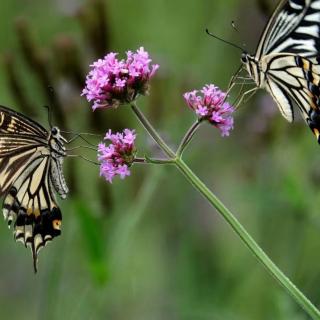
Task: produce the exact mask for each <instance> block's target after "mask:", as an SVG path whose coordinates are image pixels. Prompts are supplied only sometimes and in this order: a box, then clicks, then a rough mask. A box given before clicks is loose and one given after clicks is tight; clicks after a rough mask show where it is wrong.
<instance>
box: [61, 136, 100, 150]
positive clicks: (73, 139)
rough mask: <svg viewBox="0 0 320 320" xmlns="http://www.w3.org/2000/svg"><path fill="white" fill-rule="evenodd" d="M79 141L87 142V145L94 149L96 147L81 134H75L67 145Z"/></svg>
mask: <svg viewBox="0 0 320 320" xmlns="http://www.w3.org/2000/svg"><path fill="white" fill-rule="evenodd" d="M77 139H81V140H83V141H84V142H86V143H87V144H89V145H91V146H93V147H96V146H95V145H94V144H93V143H91V142H90V141H89V140H87V139H86V138H84V137H83V136H82V134H81V133H77V134H75V135H74V136H73V137H72V138H71V139H70V140H68V141H67V142H66V144H70V143H72V142H74V141H75V140H77Z"/></svg>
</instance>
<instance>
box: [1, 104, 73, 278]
mask: <svg viewBox="0 0 320 320" xmlns="http://www.w3.org/2000/svg"><path fill="white" fill-rule="evenodd" d="M49 139H50V134H49V133H48V132H47V131H46V130H45V129H44V128H43V127H42V126H40V125H39V124H37V123H36V122H34V121H33V120H31V119H29V118H27V117H25V116H23V115H22V114H20V113H17V112H15V111H13V110H11V109H8V108H6V107H3V106H0V195H1V196H4V201H3V215H4V218H5V220H6V221H7V222H8V225H9V227H10V226H11V225H13V227H14V230H13V232H14V238H15V240H16V241H21V242H23V243H24V245H25V246H26V247H27V246H29V247H30V248H31V251H32V255H33V261H34V270H35V272H36V271H37V255H38V252H39V250H40V248H42V247H43V246H44V245H45V244H46V243H47V242H48V241H50V240H52V239H53V238H54V237H55V236H58V235H59V234H60V233H61V231H60V227H61V220H62V216H61V212H60V209H59V207H58V205H57V203H56V199H55V192H58V193H60V194H61V195H63V196H65V194H66V192H67V188H66V186H65V181H64V177H63V173H62V166H61V163H62V160H61V159H60V158H61V157H59V156H55V157H54V156H53V155H52V152H53V151H52V150H50V147H49ZM57 163H58V164H60V165H59V166H58V165H57Z"/></svg>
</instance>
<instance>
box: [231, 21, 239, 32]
mask: <svg viewBox="0 0 320 320" xmlns="http://www.w3.org/2000/svg"><path fill="white" fill-rule="evenodd" d="M231 26H232V28H233V29H234V30H236V31H237V32H239V30H238V29H237V27H236V23H235V22H234V21H233V20H232V21H231Z"/></svg>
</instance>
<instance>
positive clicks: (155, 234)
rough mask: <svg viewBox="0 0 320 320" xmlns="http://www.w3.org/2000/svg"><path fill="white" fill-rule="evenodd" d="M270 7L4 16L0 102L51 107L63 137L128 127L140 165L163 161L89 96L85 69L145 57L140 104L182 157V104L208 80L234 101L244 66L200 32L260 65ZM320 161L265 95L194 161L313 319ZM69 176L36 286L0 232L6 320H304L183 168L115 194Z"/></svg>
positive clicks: (304, 133) (140, 173) (143, 1)
mask: <svg viewBox="0 0 320 320" xmlns="http://www.w3.org/2000/svg"><path fill="white" fill-rule="evenodd" d="M275 3H276V1H271V0H270V1H268V0H256V1H254V0H242V1H240V0H215V1H209V0H200V1H182V0H175V1H164V0H156V1H148V0H140V1H129V0H108V1H103V0H87V1H86V0H83V1H80V0H68V1H63V0H54V1H48V0H41V1H40V0H34V1H24V2H21V1H18V0H12V1H6V2H1V4H0V8H1V11H0V12H1V17H2V19H1V20H0V24H1V30H2V32H0V43H1V47H0V51H1V54H2V64H1V72H0V85H1V88H2V90H1V104H4V105H8V106H13V107H14V108H15V109H17V110H20V111H22V112H24V113H25V114H27V115H30V116H32V117H33V118H34V119H36V120H37V121H39V122H41V123H43V124H47V113H46V110H45V109H43V108H42V106H44V105H50V106H52V109H53V113H54V122H55V123H57V124H59V126H60V127H61V128H63V129H64V130H72V131H76V132H96V133H101V134H102V133H103V132H104V131H106V129H107V128H113V129H119V128H123V127H134V128H137V131H138V133H139V150H140V152H141V155H143V154H144V153H145V152H148V153H150V150H151V151H152V153H153V154H157V153H158V152H159V151H158V150H157V149H156V148H155V146H154V145H153V143H152V142H151V141H150V139H149V137H148V136H146V135H145V133H144V132H143V130H142V129H141V128H140V127H139V126H138V123H137V121H136V119H135V118H134V117H133V115H132V114H131V113H130V112H129V109H128V108H126V107H123V108H119V109H118V110H116V111H98V112H96V113H92V112H91V110H90V107H89V105H88V104H87V103H86V102H85V101H84V99H83V98H81V97H80V92H81V89H82V87H83V84H84V79H85V74H86V72H87V71H88V68H89V67H88V65H89V64H90V63H91V62H92V61H93V60H95V59H97V58H98V57H101V56H103V55H104V54H105V53H106V52H108V51H116V52H124V51H125V50H128V49H133V50H134V49H136V48H138V47H139V46H144V47H145V48H146V49H147V50H148V51H149V52H150V53H151V55H152V57H153V60H154V61H155V62H157V63H159V64H160V66H161V68H160V70H159V74H158V77H157V78H156V79H154V81H153V83H152V91H151V95H150V96H149V97H147V98H144V99H141V100H140V102H139V104H141V105H142V107H143V108H144V110H145V112H146V113H147V114H148V116H149V118H150V119H151V121H152V122H153V123H154V124H155V125H156V127H157V128H158V129H159V131H160V132H161V133H162V135H163V137H164V138H165V139H166V140H167V141H169V142H170V144H171V145H176V144H177V143H178V142H179V140H180V139H181V137H182V135H183V133H184V132H185V131H186V130H187V128H188V126H190V124H191V123H192V121H193V115H192V114H191V112H190V111H189V110H187V108H186V107H185V106H184V103H183V99H182V93H183V92H185V91H189V90H191V89H193V88H199V87H202V86H203V85H204V84H205V83H211V82H213V83H215V84H217V85H219V86H220V87H221V88H226V86H227V84H228V81H229V79H230V77H231V75H232V74H233V72H234V71H235V70H236V69H237V67H238V66H239V63H240V62H239V56H240V53H239V52H238V51H237V50H235V49H234V48H232V47H228V46H226V45H225V44H223V43H221V42H219V41H216V40H214V39H212V38H209V37H208V36H207V35H206V34H205V32H204V29H205V28H206V27H208V28H209V29H210V30H211V31H212V32H214V33H215V34H217V35H219V36H222V37H223V38H225V39H228V40H231V41H235V42H236V43H239V44H242V43H245V44H246V47H247V48H248V51H250V52H253V51H254V48H255V46H256V43H257V41H258V38H259V36H260V33H261V31H262V29H263V26H264V24H265V23H266V20H267V17H268V16H269V14H270V13H271V12H272V10H273V7H274V5H275ZM231 21H235V23H236V27H237V29H238V30H239V32H236V31H235V30H234V29H233V28H232V27H231ZM253 26H254V27H253ZM52 88H53V90H52ZM297 119H299V116H297ZM47 126H48V125H47ZM92 141H93V142H95V143H97V142H98V141H97V139H92ZM318 148H319V146H318V145H317V143H316V141H315V139H314V138H313V136H312V134H311V133H310V132H309V130H308V129H307V128H306V126H305V124H304V123H303V122H302V121H300V120H297V121H296V122H295V123H294V124H293V125H289V124H288V123H287V122H286V121H285V120H284V119H282V117H281V115H280V113H279V112H278V111H277V110H276V108H275V106H274V103H273V102H272V100H271V98H270V97H269V96H268V95H266V94H265V92H261V93H259V94H258V95H256V96H254V97H253V98H252V99H251V100H250V101H249V102H248V103H247V104H246V105H244V106H243V107H242V108H240V109H239V112H237V114H236V121H235V130H234V132H233V133H232V134H231V136H230V137H229V138H228V139H222V138H221V137H219V135H218V133H217V132H215V131H214V130H212V128H210V127H209V126H203V127H202V128H201V129H200V131H199V132H198V133H197V135H196V137H195V139H194V141H193V142H192V143H191V145H190V147H189V149H188V150H187V152H186V154H185V160H186V161H187V162H188V163H189V164H190V166H191V167H192V168H193V169H194V171H196V172H197V174H198V175H199V176H200V177H201V178H202V179H203V180H204V181H205V182H206V183H207V184H208V186H209V187H210V188H211V189H212V190H214V192H215V193H216V194H217V195H218V196H219V197H220V198H221V199H222V200H223V201H224V202H225V204H226V205H227V206H228V207H229V208H230V209H232V211H234V212H235V214H236V215H237V217H238V218H239V219H240V221H241V222H242V223H243V224H244V225H245V226H246V227H247V229H248V230H249V231H250V233H251V234H252V235H253V236H254V238H255V239H256V240H257V241H258V242H259V244H261V246H262V247H263V248H264V249H265V250H266V252H267V253H268V254H269V255H270V256H271V257H272V258H273V259H274V261H275V262H276V263H277V264H278V265H279V266H280V268H282V270H283V271H284V272H285V273H286V274H287V275H288V276H289V277H290V278H291V279H292V280H293V282H295V283H296V284H297V285H298V286H299V288H300V289H301V290H302V291H303V292H305V293H306V295H307V296H308V297H309V298H310V299H311V300H312V301H313V302H314V303H315V304H317V305H319V304H320V298H319V289H318V286H319V284H320V259H319V258H318V256H317V255H318V252H320V239H319V227H320V220H319V219H320V218H319V209H318V207H319V196H320V194H319V183H320V173H319V165H318V163H319V161H320V154H319V151H318ZM83 155H85V156H87V157H90V158H91V159H95V156H96V155H95V154H92V153H90V152H88V153H84V154H83ZM65 167H66V171H67V177H68V183H69V185H70V186H71V192H70V196H69V197H68V199H67V200H66V201H64V202H62V201H61V208H62V212H63V233H62V236H61V237H59V238H58V239H56V240H55V241H54V242H53V243H51V244H50V245H49V246H48V247H46V248H45V249H44V250H43V251H42V252H41V254H40V257H39V260H40V261H39V272H38V274H37V275H34V274H33V271H32V261H31V260H32V259H31V256H30V252H28V250H26V249H25V248H23V246H21V245H19V244H15V243H14V242H13V241H12V235H11V233H10V232H8V230H6V229H7V228H6V226H5V223H3V224H0V229H1V230H0V231H1V232H0V238H1V241H0V255H1V261H2V263H1V266H0V270H1V281H0V283H1V287H0V294H1V299H0V301H1V302H0V307H1V308H0V309H1V311H0V314H1V318H3V319H8V318H10V319H26V320H28V319H43V318H46V319H61V318H62V319H71V320H72V319H78V320H79V319H113V320H117V319H131V320H134V319H139V320H141V319H148V320H149V319H153V320H155V319H168V320H169V319H170V320H176V319H186V320H189V319H190V320H191V319H192V320H193V319H199V320H207V319H210V320H212V319H217V320H220V319H223V320H251V319H252V320H256V319H261V320H269V319H277V320H278V319H279V320H281V319H284V320H287V319H290V320H302V319H307V317H306V316H305V314H304V312H303V311H302V310H301V309H300V308H299V307H298V306H297V305H296V304H295V303H294V302H293V301H292V299H291V298H290V297H289V296H288V295H287V293H286V292H284V291H283V289H282V288H280V287H279V285H278V284H277V283H276V282H275V281H274V280H273V279H272V278H271V277H270V276H269V274H268V273H267V272H266V271H265V270H264V269H263V268H262V267H261V266H260V265H259V264H257V262H256V260H255V259H254V258H253V257H252V256H251V254H250V253H249V252H248V250H247V249H246V248H245V247H244V245H243V244H242V243H241V242H240V241H239V239H238V238H237V237H236V236H235V235H234V233H233V232H232V230H231V229H230V228H229V226H228V225H226V223H225V222H224V221H223V220H222V219H221V218H220V216H219V215H217V213H216V212H215V211H214V210H213V209H212V208H211V207H210V206H209V205H208V204H207V203H206V202H205V201H204V200H203V199H202V198H201V197H200V196H199V195H198V194H197V193H195V191H194V190H193V189H192V187H191V186H190V185H188V183H187V182H186V181H185V179H184V177H182V176H181V175H180V173H179V172H177V171H176V170H175V169H174V168H172V167H170V166H169V167H156V166H155V167H152V166H145V167H143V166H138V165H137V166H135V167H134V168H133V170H132V176H131V177H129V178H128V179H126V180H125V181H115V182H114V183H113V184H112V185H111V186H109V185H107V183H105V182H104V181H102V180H101V179H100V178H99V177H98V168H97V167H95V166H93V165H91V164H89V163H86V162H84V161H82V160H81V159H66V162H65Z"/></svg>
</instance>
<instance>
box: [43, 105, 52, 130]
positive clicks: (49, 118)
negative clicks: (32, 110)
mask: <svg viewBox="0 0 320 320" xmlns="http://www.w3.org/2000/svg"><path fill="white" fill-rule="evenodd" d="M43 107H44V108H46V109H47V113H48V123H49V126H50V128H52V127H53V126H52V109H51V108H50V107H49V106H43Z"/></svg>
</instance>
